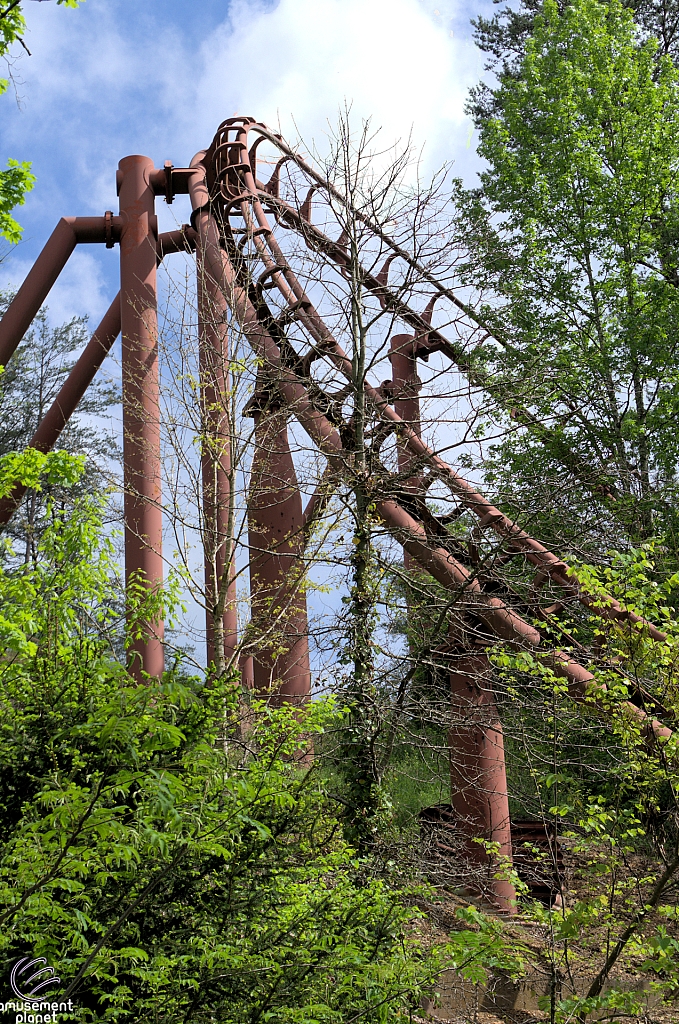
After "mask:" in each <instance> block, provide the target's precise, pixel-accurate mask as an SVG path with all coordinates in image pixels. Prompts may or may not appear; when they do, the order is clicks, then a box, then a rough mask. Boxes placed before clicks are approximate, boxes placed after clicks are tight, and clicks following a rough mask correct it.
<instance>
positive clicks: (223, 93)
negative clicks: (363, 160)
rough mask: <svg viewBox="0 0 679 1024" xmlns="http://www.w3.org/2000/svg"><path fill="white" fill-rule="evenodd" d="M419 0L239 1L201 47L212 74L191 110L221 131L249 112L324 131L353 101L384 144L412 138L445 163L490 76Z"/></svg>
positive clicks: (287, 130)
mask: <svg viewBox="0 0 679 1024" xmlns="http://www.w3.org/2000/svg"><path fill="white" fill-rule="evenodd" d="M448 25H449V19H443V18H441V17H440V16H437V17H434V16H432V15H430V14H429V13H427V12H426V11H425V10H424V8H423V7H422V5H421V3H419V2H418V0H280V2H279V3H278V4H277V5H276V6H275V7H274V8H273V9H272V8H270V7H268V6H265V5H263V4H261V3H259V2H257V0H237V2H236V3H234V4H233V5H232V9H231V14H230V17H229V19H228V21H227V22H225V23H224V25H222V26H221V27H220V28H219V29H218V30H217V31H216V32H215V33H214V35H213V36H212V38H211V39H209V40H206V42H205V43H204V44H203V47H202V54H201V56H202V61H203V71H202V73H201V75H200V77H199V78H198V81H197V84H196V90H195V95H194V97H192V101H191V109H190V110H186V112H185V118H186V119H187V120H188V119H190V120H191V122H192V130H193V133H195V131H196V128H199V129H200V132H201V135H202V137H203V138H210V137H211V135H212V134H213V132H214V130H215V128H216V126H217V124H218V123H219V122H220V121H221V120H222V119H223V118H225V117H230V116H231V115H232V114H234V113H236V112H238V113H239V114H247V115H252V116H254V117H256V118H257V119H258V120H264V121H267V122H268V123H270V124H272V125H277V124H278V123H279V122H280V125H281V127H282V130H283V133H284V134H285V135H287V136H288V137H290V136H294V135H296V134H297V132H296V130H295V126H296V127H297V129H298V130H299V132H300V134H301V135H302V137H303V138H304V139H306V140H307V141H310V140H311V139H314V140H315V141H316V143H317V145H318V147H319V148H320V149H322V148H323V146H322V136H323V135H324V133H325V132H326V131H327V128H328V122H330V123H333V122H334V121H335V119H336V117H337V113H338V110H339V108H340V107H341V106H343V104H344V102H345V101H347V102H348V103H351V104H352V113H353V115H355V116H356V119H357V120H359V119H361V118H364V117H371V118H372V123H373V125H374V127H380V128H381V129H382V130H383V135H384V138H385V141H388V142H392V141H393V140H396V139H399V138H400V139H406V138H407V137H408V136H409V134H410V131H411V128H412V130H413V139H414V142H415V144H416V145H417V146H418V147H419V146H421V145H423V144H426V150H425V154H426V155H427V156H428V157H429V160H431V161H433V162H436V161H439V160H441V159H446V158H450V157H451V156H453V155H457V154H464V152H465V151H466V148H467V140H468V135H469V125H468V122H467V119H466V118H465V115H464V110H463V108H464V101H465V97H466V93H467V90H468V88H469V86H470V85H471V84H472V83H473V82H474V81H475V80H476V79H477V78H478V77H479V74H480V71H481V65H480V61H479V56H478V51H477V50H476V49H475V47H474V46H473V44H472V43H471V41H469V40H468V39H467V40H464V39H457V38H456V37H455V36H453V37H451V34H450V29H449V27H448Z"/></svg>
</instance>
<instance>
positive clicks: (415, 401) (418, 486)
mask: <svg viewBox="0 0 679 1024" xmlns="http://www.w3.org/2000/svg"><path fill="white" fill-rule="evenodd" d="M389 360H390V362H391V375H392V381H393V386H394V410H395V412H397V413H398V415H399V416H400V417H401V419H402V420H403V421H404V422H405V423H407V424H408V426H409V427H411V428H412V429H413V430H414V431H415V432H416V433H417V435H418V437H419V436H420V434H421V424H420V397H419V396H420V388H421V387H422V381H421V380H420V378H419V377H418V375H417V356H416V355H415V339H414V337H413V336H412V335H411V334H396V335H394V337H393V338H392V339H391V351H390V353H389ZM397 457H398V471H399V476H400V477H401V478H402V483H401V488H402V490H403V491H404V492H406V493H407V492H410V493H411V494H419V493H420V492H421V490H422V479H421V474H419V473H418V471H417V470H418V467H417V464H416V463H417V459H416V457H415V456H414V455H413V453H412V452H411V451H410V449H409V447H408V445H407V444H404V443H403V442H402V441H398V442H397ZM403 562H404V565H405V567H406V569H413V568H417V562H416V561H415V560H414V559H413V558H411V556H410V555H409V554H408V552H407V551H404V552H403Z"/></svg>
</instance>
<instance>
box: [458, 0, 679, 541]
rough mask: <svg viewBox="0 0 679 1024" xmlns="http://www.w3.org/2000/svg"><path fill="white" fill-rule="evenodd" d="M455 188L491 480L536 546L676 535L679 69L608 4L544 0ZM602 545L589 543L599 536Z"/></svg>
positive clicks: (619, 9) (626, 16)
mask: <svg viewBox="0 0 679 1024" xmlns="http://www.w3.org/2000/svg"><path fill="white" fill-rule="evenodd" d="M494 98H495V100H496V101H497V102H496V106H495V109H494V111H493V113H492V116H489V117H488V118H487V119H485V120H483V122H482V123H481V128H480V144H479V153H480V155H481V156H482V157H483V158H484V159H485V161H486V162H487V169H486V170H484V171H483V172H482V174H481V187H480V188H479V189H477V190H474V191H471V192H466V191H464V190H462V189H460V192H459V195H458V205H459V226H460V231H461V234H462V237H463V238H464V240H465V242H466V245H467V247H468V252H469V256H468V260H467V264H466V267H465V269H464V272H463V279H464V280H465V281H466V282H467V283H468V284H470V285H473V286H475V287H477V288H479V289H481V291H482V293H483V294H482V301H481V302H480V303H479V315H480V317H481V319H482V320H483V322H484V323H485V324H487V326H488V329H489V330H490V331H491V332H492V334H493V335H494V337H495V339H496V342H497V343H493V342H490V343H487V344H486V345H485V347H482V348H480V349H478V350H477V352H476V358H477V359H478V361H479V363H485V370H486V372H487V374H490V375H491V376H492V378H493V379H494V381H495V384H496V389H497V391H496V393H501V394H502V400H503V406H504V409H505V410H506V409H510V410H511V409H512V408H516V409H523V410H528V411H529V412H530V414H531V415H532V417H533V422H534V423H537V424H539V425H540V426H541V427H544V428H547V429H543V430H541V429H535V428H534V427H532V428H527V427H526V426H524V424H525V418H524V419H523V420H522V419H521V418H520V417H519V418H518V420H512V417H511V415H508V414H507V413H506V412H502V411H500V409H499V408H497V406H496V407H493V405H492V402H491V403H490V407H489V410H488V411H489V417H488V418H489V419H490V420H493V419H494V420H495V421H496V422H499V423H500V425H501V430H502V431H503V433H504V437H503V439H502V441H501V443H500V444H498V445H497V446H495V448H494V449H493V456H494V457H493V458H492V459H491V461H490V464H489V466H488V476H489V479H490V480H491V481H492V483H493V484H494V486H495V487H496V489H497V491H499V492H501V493H504V494H506V495H507V496H508V501H509V504H510V505H511V506H513V508H514V510H515V511H516V512H517V514H518V513H519V510H521V513H522V514H523V515H524V516H526V513H528V515H529V516H530V517H531V518H534V517H535V516H538V517H539V519H540V522H541V526H540V527H539V529H540V530H541V532H542V535H543V537H544V539H547V540H549V539H550V537H551V539H555V540H557V541H558V540H562V541H564V542H566V543H572V544H576V543H578V544H582V543H585V544H587V543H589V544H590V545H593V546H594V547H596V546H597V545H601V544H603V546H613V547H616V546H619V545H620V544H624V543H626V542H627V541H628V540H629V539H630V538H631V539H633V540H634V539H636V540H638V539H640V538H643V537H644V536H648V535H650V534H652V533H654V532H663V531H664V532H666V533H667V534H668V535H672V534H673V533H674V532H675V531H676V526H677V524H676V512H675V509H676V469H677V459H678V457H679V450H678V449H677V444H676V429H675V423H676V416H677V411H678V410H677V403H678V401H679V390H678V387H677V384H678V382H677V375H676V363H677V349H676V338H677V320H678V316H679V289H678V285H679V276H678V273H677V261H676V246H675V244H674V240H675V237H676V224H677V219H678V209H677V172H678V168H679V141H678V140H679V132H678V128H679V93H678V74H677V71H676V69H675V68H674V66H673V64H672V62H671V60H670V58H669V57H667V56H659V55H658V45H657V42H656V40H655V39H648V40H646V41H640V40H639V38H638V33H637V31H636V28H635V24H634V20H633V18H632V14H631V13H630V12H629V11H628V10H626V9H625V8H624V7H623V6H622V5H621V4H620V3H619V2H618V0H613V2H611V3H597V2H595V0H594V2H593V0H577V2H575V3H573V4H571V5H569V6H567V7H565V8H564V9H563V10H560V9H559V7H558V5H557V4H556V3H554V2H551V0H550V2H548V3H546V4H545V5H544V8H543V10H542V13H541V14H540V15H539V17H537V18H536V20H535V28H534V32H533V34H532V35H531V36H530V37H529V38H528V39H527V41H526V43H525V48H524V53H523V56H521V58H520V60H519V61H518V62H517V64H516V66H515V67H514V68H513V69H512V71H511V72H509V71H507V72H502V73H501V75H500V84H499V86H498V88H497V90H496V91H495V93H494ZM602 538H603V540H602Z"/></svg>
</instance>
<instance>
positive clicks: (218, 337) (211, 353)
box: [196, 212, 238, 671]
mask: <svg viewBox="0 0 679 1024" xmlns="http://www.w3.org/2000/svg"><path fill="white" fill-rule="evenodd" d="M213 228H214V222H212V218H211V217H210V215H209V213H207V212H201V213H199V214H198V217H197V223H196V230H197V232H198V246H197V249H196V268H197V273H198V328H199V362H200V387H201V418H202V432H203V437H202V456H201V458H202V478H203V527H202V529H203V550H204V553H205V605H206V607H205V625H206V639H207V664H208V666H209V665H214V666H215V668H216V669H217V671H221V670H223V668H224V667H225V666H226V665H229V664H231V663H232V662H233V659H234V656H235V652H236V648H237V643H238V637H237V630H238V618H237V614H238V611H237V604H236V581H235V574H234V563H233V550H232V537H230V536H229V532H230V531H229V520H230V518H231V517H230V507H231V424H230V417H229V402H230V394H229V369H228V360H229V338H228V324H227V309H228V307H227V303H226V299H225V298H224V296H223V294H222V292H221V290H220V289H219V287H218V286H217V283H216V282H215V280H214V278H213V277H212V275H211V274H210V271H209V269H208V268H209V260H207V259H206V255H207V254H206V251H205V250H206V246H209V245H217V246H218V244H219V243H218V237H216V236H215V237H214V238H213V237H211V236H212V233H213V232H212V230H211V229H213ZM220 609H221V612H220Z"/></svg>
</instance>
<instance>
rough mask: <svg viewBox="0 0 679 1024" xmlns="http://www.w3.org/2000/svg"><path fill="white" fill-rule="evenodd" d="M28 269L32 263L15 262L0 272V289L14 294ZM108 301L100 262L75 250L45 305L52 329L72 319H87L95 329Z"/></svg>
mask: <svg viewBox="0 0 679 1024" xmlns="http://www.w3.org/2000/svg"><path fill="white" fill-rule="evenodd" d="M31 266H32V261H31V260H27V259H16V258H15V259H13V260H12V261H11V262H10V263H8V264H6V266H3V267H2V268H0V283H1V284H2V287H3V288H8V289H13V290H15V289H17V288H19V286H20V285H21V284H22V283H23V281H24V279H25V277H26V275H27V274H28V272H29V270H30V269H31ZM111 298H112V296H111ZM110 301H111V299H110V298H109V297H108V296H107V290H106V286H105V282H104V278H103V275H102V268H101V264H100V262H99V260H98V259H97V258H96V256H95V254H94V253H93V252H91V251H90V250H88V249H87V248H80V249H76V251H75V252H74V253H73V255H72V256H71V258H70V259H69V261H68V263H67V264H66V266H65V268H64V269H63V271H62V272H61V274H60V276H59V278H58V279H57V281H56V283H55V285H54V287H53V288H52V291H51V292H50V294H49V296H48V297H47V301H46V303H45V305H46V306H47V307H48V309H49V317H50V320H51V322H52V323H53V324H54V325H58V324H61V323H64V322H65V321H66V320H69V319H70V318H71V317H73V316H88V317H89V318H90V327H91V328H92V329H94V328H95V327H96V326H97V324H98V323H99V321H100V320H101V318H102V316H103V315H104V313H105V312H106V310H107V309H108V307H109V304H110Z"/></svg>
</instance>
